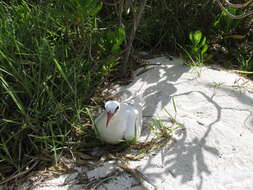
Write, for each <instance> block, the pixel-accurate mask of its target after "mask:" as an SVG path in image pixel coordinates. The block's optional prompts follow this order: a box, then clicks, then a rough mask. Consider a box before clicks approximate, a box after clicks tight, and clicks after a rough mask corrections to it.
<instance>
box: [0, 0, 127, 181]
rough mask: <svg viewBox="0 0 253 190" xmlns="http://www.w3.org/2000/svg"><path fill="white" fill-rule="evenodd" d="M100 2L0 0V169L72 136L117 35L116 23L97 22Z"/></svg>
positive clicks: (66, 145) (111, 57)
mask: <svg viewBox="0 0 253 190" xmlns="http://www.w3.org/2000/svg"><path fill="white" fill-rule="evenodd" d="M101 7H102V3H101V2H100V1H91V0H89V1H79V0H73V1H67V0H63V1H60V2H58V3H54V1H52V2H51V3H43V2H42V3H37V4H28V3H26V2H25V1H23V2H22V3H19V4H18V3H17V4H15V3H12V4H5V3H4V2H0V17H1V20H0V99H1V102H0V110H1V112H0V173H1V176H4V177H6V176H8V175H10V174H12V173H14V172H15V171H22V170H24V168H25V167H26V166H27V163H29V161H31V160H32V159H34V158H36V157H39V156H41V155H43V154H49V155H53V157H54V159H53V161H54V162H57V161H58V159H59V155H61V154H62V152H64V151H65V150H68V149H71V148H72V146H73V144H78V143H80V140H79V141H78V140H76V139H75V136H76V134H74V133H75V132H76V131H78V130H76V129H77V128H82V127H83V126H82V124H81V122H82V119H83V118H87V117H88V113H87V111H86V107H87V105H90V104H91V103H90V102H89V101H90V98H91V97H92V96H93V95H94V93H95V91H96V89H97V87H99V86H101V84H103V81H104V80H105V79H106V78H107V77H108V75H109V74H110V73H111V72H112V70H113V69H114V67H115V65H116V64H117V52H118V50H119V48H120V45H121V43H122V41H123V40H122V39H123V38H124V31H123V30H122V29H119V30H116V31H115V30H113V29H111V28H105V29H103V30H100V29H99V23H100V20H99V17H98V16H97V14H98V12H99V11H100V10H101ZM119 33H120V34H121V35H119ZM115 36H118V38H115ZM112 38H113V39H114V41H113V40H112ZM6 168H8V169H6Z"/></svg>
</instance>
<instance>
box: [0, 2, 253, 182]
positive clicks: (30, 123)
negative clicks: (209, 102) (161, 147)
mask: <svg viewBox="0 0 253 190" xmlns="http://www.w3.org/2000/svg"><path fill="white" fill-rule="evenodd" d="M28 2H30V3H28ZM129 2H132V3H130V4H129ZM249 2H250V3H248V4H247V5H246V6H244V7H245V8H244V9H242V8H240V9H238V7H235V6H234V4H232V6H231V5H230V4H228V3H227V5H229V6H230V7H229V8H227V9H224V6H220V5H222V4H216V3H214V2H213V1H212V0H207V1H202V0H182V1H170V0H147V1H146V0H145V1H109V0H108V1H107V0H106V1H100V0H98V1H94V0H85V1H84V0H71V1H69V0H61V1H55V0H43V1H42V0H41V1H40V0H37V1H35V0H34V1H25V0H21V1H18V0H15V1H12V2H11V3H5V2H4V1H1V2H0V99H1V102H0V110H1V111H0V180H4V179H6V177H8V176H10V175H12V174H15V173H18V172H21V171H24V170H25V168H27V167H30V166H31V165H32V164H33V163H34V162H35V161H36V160H39V159H41V157H43V156H44V155H51V156H53V158H54V159H52V160H53V161H54V162H57V161H58V159H59V157H60V156H61V155H62V154H63V153H64V152H66V151H69V150H71V149H72V148H73V147H75V146H76V145H78V144H81V143H82V144H83V143H86V144H87V145H90V144H91V142H89V141H88V140H87V139H86V137H87V135H85V134H88V133H90V132H89V127H88V126H89V124H87V123H88V121H87V122H86V119H85V118H89V117H90V115H91V114H90V112H89V110H88V109H87V108H88V107H89V106H91V105H93V102H92V101H91V98H92V97H93V96H94V95H95V94H96V92H97V91H99V89H101V87H102V86H104V84H105V82H106V81H108V80H109V79H110V77H111V76H112V73H115V71H116V70H117V71H121V70H122V68H123V70H124V73H125V74H126V73H127V71H128V70H127V69H129V68H131V64H133V63H131V59H130V61H129V63H128V61H126V60H128V58H129V55H131V53H133V48H132V47H135V49H137V50H144V51H147V52H149V53H150V54H153V53H155V54H156V53H159V52H164V51H166V52H168V53H169V54H183V55H184V56H186V57H188V58H190V59H192V61H193V62H195V63H196V62H197V63H206V64H212V63H220V64H221V65H223V66H226V67H233V68H234V69H237V70H240V71H245V73H246V74H247V75H248V76H252V71H253V49H252V48H253V35H252V33H253V30H252V28H253V27H252V25H253V20H252V17H251V16H250V15H249V14H248V15H246V16H247V17H246V16H245V17H244V16H240V19H237V20H234V19H233V18H232V17H233V15H234V16H235V15H245V13H250V12H251V11H250V10H252V6H253V5H252V1H251V0H250V1H249ZM218 3H220V1H218ZM219 7H223V8H222V10H221V9H220V8H219ZM144 8H145V11H144ZM143 11H144V12H143ZM227 11H229V12H227ZM229 14H233V15H232V17H231V15H229ZM235 17H236V16H235ZM236 18H237V17H236ZM120 58H121V59H120ZM130 63H131V64H130ZM84 121H85V125H84V124H83V122H84ZM164 129H165V128H164Z"/></svg>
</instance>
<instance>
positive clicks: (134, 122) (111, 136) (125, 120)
mask: <svg viewBox="0 0 253 190" xmlns="http://www.w3.org/2000/svg"><path fill="white" fill-rule="evenodd" d="M115 103H116V104H117V103H118V104H119V108H118V110H117V111H116V112H115V114H114V115H113V117H112V118H111V120H110V121H109V123H108V126H107V127H106V122H107V112H108V111H109V112H110V110H115V108H114V107H115V106H116V104H115ZM105 107H106V110H105V111H104V112H103V113H101V114H100V115H99V116H98V118H97V119H96V120H95V125H96V126H95V127H96V131H97V133H98V135H99V137H100V138H101V139H102V140H104V141H105V142H107V143H111V144H117V143H120V142H122V141H124V140H132V139H136V138H138V137H139V135H140V133H141V127H142V96H136V97H135V98H134V99H132V100H131V101H128V102H121V103H119V102H117V101H113V103H112V104H110V103H109V104H108V102H106V104H105ZM110 108H111V109H110Z"/></svg>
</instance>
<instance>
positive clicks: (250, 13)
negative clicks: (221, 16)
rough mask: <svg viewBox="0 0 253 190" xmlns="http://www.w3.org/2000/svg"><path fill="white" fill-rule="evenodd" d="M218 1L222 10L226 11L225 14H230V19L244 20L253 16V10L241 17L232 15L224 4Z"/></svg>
mask: <svg viewBox="0 0 253 190" xmlns="http://www.w3.org/2000/svg"><path fill="white" fill-rule="evenodd" d="M216 1H217V3H218V5H219V7H220V8H221V10H223V11H225V12H226V13H227V14H228V16H230V17H231V18H233V19H242V18H246V17H248V16H250V15H253V10H251V11H249V12H247V13H243V14H241V15H234V14H232V13H230V12H229V11H228V10H227V9H226V8H225V7H224V6H223V5H222V3H221V1H220V0H216ZM250 1H252V0H250ZM250 1H249V2H250ZM226 2H228V1H226Z"/></svg>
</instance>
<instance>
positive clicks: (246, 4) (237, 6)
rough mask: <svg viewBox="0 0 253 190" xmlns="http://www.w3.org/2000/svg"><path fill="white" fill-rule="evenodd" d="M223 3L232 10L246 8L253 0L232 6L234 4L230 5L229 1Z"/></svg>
mask: <svg viewBox="0 0 253 190" xmlns="http://www.w3.org/2000/svg"><path fill="white" fill-rule="evenodd" d="M224 1H225V3H226V4H227V5H228V7H232V8H244V7H247V6H248V5H249V4H251V3H252V2H253V0H249V1H247V2H245V3H241V4H234V3H230V1H229V0H224Z"/></svg>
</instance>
